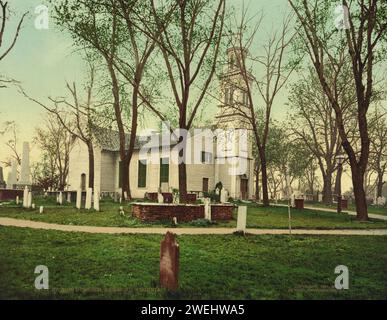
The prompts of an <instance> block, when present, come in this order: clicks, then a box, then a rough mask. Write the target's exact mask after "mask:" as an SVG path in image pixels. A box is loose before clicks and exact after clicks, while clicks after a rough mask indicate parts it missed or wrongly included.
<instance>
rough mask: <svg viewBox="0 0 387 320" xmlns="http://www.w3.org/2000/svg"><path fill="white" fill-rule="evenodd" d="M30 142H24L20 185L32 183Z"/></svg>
mask: <svg viewBox="0 0 387 320" xmlns="http://www.w3.org/2000/svg"><path fill="white" fill-rule="evenodd" d="M30 174H31V172H30V144H29V143H28V142H23V153H22V159H21V169H20V181H19V183H18V184H20V185H31V177H30Z"/></svg>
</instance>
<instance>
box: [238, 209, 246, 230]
mask: <svg viewBox="0 0 387 320" xmlns="http://www.w3.org/2000/svg"><path fill="white" fill-rule="evenodd" d="M246 213H247V207H246V206H239V207H238V221H237V230H236V231H237V232H242V233H245V232H246Z"/></svg>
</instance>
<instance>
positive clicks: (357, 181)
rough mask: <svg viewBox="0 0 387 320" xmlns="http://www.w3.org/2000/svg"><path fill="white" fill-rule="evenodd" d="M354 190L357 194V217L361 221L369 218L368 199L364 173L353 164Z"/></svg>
mask: <svg viewBox="0 0 387 320" xmlns="http://www.w3.org/2000/svg"><path fill="white" fill-rule="evenodd" d="M351 171H352V183H353V192H354V195H355V204H356V213H357V219H358V220H361V221H367V220H368V210H367V200H366V193H365V190H364V173H363V174H362V173H361V172H360V173H359V172H358V169H357V168H355V167H352V166H351Z"/></svg>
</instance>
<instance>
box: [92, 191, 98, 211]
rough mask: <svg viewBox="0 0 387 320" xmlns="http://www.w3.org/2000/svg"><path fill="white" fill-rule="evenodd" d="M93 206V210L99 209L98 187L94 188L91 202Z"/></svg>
mask: <svg viewBox="0 0 387 320" xmlns="http://www.w3.org/2000/svg"><path fill="white" fill-rule="evenodd" d="M93 206H94V210H95V211H99V190H98V189H95V190H94V203H93Z"/></svg>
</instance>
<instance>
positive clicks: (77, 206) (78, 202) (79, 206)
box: [75, 189, 82, 209]
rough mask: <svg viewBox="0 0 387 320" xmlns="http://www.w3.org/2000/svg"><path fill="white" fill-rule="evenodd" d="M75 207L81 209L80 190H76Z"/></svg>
mask: <svg viewBox="0 0 387 320" xmlns="http://www.w3.org/2000/svg"><path fill="white" fill-rule="evenodd" d="M75 206H76V208H77V209H81V206H82V190H81V189H78V190H77V200H76V204H75Z"/></svg>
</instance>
